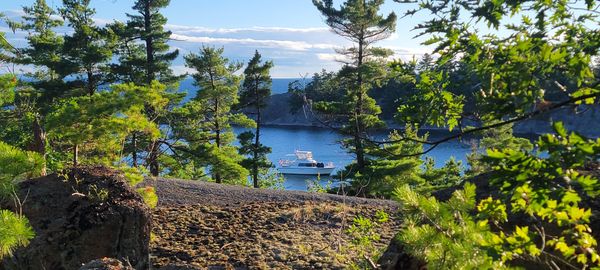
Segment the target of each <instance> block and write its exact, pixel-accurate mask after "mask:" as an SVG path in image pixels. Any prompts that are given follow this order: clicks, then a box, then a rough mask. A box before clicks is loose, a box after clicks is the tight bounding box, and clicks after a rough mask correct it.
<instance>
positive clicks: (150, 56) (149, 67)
mask: <svg viewBox="0 0 600 270" xmlns="http://www.w3.org/2000/svg"><path fill="white" fill-rule="evenodd" d="M150 2H151V1H146V2H145V3H146V5H145V6H144V14H143V15H144V32H145V33H144V34H145V37H143V39H144V41H145V42H146V83H147V84H148V85H150V84H151V83H152V80H154V68H153V64H154V47H153V46H154V40H153V38H152V35H151V34H150V33H151V32H152V21H151V19H152V14H151V13H150Z"/></svg>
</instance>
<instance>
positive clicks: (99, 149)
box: [47, 82, 168, 166]
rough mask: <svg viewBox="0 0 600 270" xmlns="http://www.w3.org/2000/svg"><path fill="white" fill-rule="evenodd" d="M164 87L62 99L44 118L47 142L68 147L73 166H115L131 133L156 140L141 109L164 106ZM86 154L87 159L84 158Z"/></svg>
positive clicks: (119, 88) (118, 88)
mask: <svg viewBox="0 0 600 270" xmlns="http://www.w3.org/2000/svg"><path fill="white" fill-rule="evenodd" d="M165 89H166V87H165V86H164V85H162V84H160V83H158V82H153V83H152V85H150V86H136V85H134V84H131V83H130V84H117V85H113V86H112V87H111V89H110V90H108V91H102V92H98V93H95V94H93V95H91V96H89V95H86V96H80V97H74V98H69V99H65V100H63V101H62V102H60V103H58V104H56V105H55V106H53V108H52V113H50V114H49V115H48V117H47V127H48V134H49V138H51V139H53V140H54V141H55V142H56V143H59V142H64V143H67V144H69V145H71V146H72V149H73V155H72V161H73V165H74V166H77V165H78V163H79V162H80V161H79V160H80V157H79V156H80V154H81V153H80V152H83V154H84V155H83V157H84V161H86V162H87V163H93V164H104V165H107V166H116V165H118V164H119V163H120V162H121V161H122V159H123V157H122V156H121V153H122V152H123V151H122V147H123V142H124V141H125V138H126V137H127V136H129V135H131V133H133V132H138V133H144V134H148V135H149V136H150V138H151V139H155V138H158V136H159V134H160V131H159V129H158V126H157V125H156V123H154V122H152V121H151V120H150V119H148V118H146V116H145V114H144V108H145V106H147V105H148V104H149V103H150V105H151V106H153V107H156V108H161V107H164V106H166V104H167V103H168V99H166V98H164V97H163V95H162V94H161V92H164V91H165ZM86 153H87V155H85V154H86Z"/></svg>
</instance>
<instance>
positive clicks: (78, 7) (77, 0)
mask: <svg viewBox="0 0 600 270" xmlns="http://www.w3.org/2000/svg"><path fill="white" fill-rule="evenodd" d="M90 1H91V0H63V8H61V9H60V10H59V11H60V14H61V15H62V17H63V18H64V19H65V20H66V21H67V23H68V25H69V26H70V27H71V28H73V34H71V35H69V36H66V37H65V46H64V50H65V54H66V56H67V60H68V62H69V65H70V68H71V69H72V70H71V72H72V73H73V75H75V76H76V77H77V78H78V82H80V83H81V84H82V85H83V86H84V87H83V88H84V89H85V90H86V92H87V94H88V95H90V96H91V95H93V94H94V93H95V92H96V90H97V88H98V86H99V85H102V84H104V83H106V82H107V81H106V80H107V71H108V62H109V61H110V60H111V58H112V49H113V48H112V47H113V46H114V45H113V43H114V40H113V37H112V35H111V33H110V32H109V31H107V30H108V29H102V28H100V27H98V26H96V25H95V23H94V21H93V19H92V17H93V16H94V14H95V13H96V11H95V10H94V9H93V8H90V7H89V4H90Z"/></svg>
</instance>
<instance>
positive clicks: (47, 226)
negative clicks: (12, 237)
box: [0, 167, 151, 270]
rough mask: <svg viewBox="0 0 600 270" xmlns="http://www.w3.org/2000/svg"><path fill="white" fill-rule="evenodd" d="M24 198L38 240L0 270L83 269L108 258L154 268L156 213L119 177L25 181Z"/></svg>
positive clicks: (74, 175) (97, 172) (81, 173)
mask: <svg viewBox="0 0 600 270" xmlns="http://www.w3.org/2000/svg"><path fill="white" fill-rule="evenodd" d="M19 193H20V194H19V197H20V198H21V199H22V200H24V204H23V206H22V211H23V214H24V215H25V216H26V217H27V218H29V221H30V223H31V225H32V227H33V228H34V230H35V233H36V236H35V238H34V239H33V240H32V241H31V243H30V244H29V246H27V247H26V248H21V249H19V250H17V251H16V252H15V253H14V256H13V257H12V258H9V259H5V260H4V261H3V262H2V264H1V265H0V269H36V270H37V269H53V270H61V269H79V268H80V267H81V266H82V265H83V264H84V263H88V262H90V261H92V260H94V259H98V258H103V257H110V258H116V259H118V260H121V261H126V262H128V263H129V264H131V266H133V267H134V268H135V269H148V268H149V241H150V230H151V226H150V225H151V224H150V221H151V213H150V210H149V209H148V207H147V206H146V205H145V204H144V202H143V200H142V198H141V197H140V196H139V195H138V194H137V193H136V192H135V191H134V190H133V189H132V188H131V187H130V186H129V184H128V183H127V182H126V181H125V179H124V178H123V176H122V175H121V174H120V173H118V172H116V171H113V170H110V169H107V168H104V167H86V168H77V169H72V170H69V171H68V173H66V174H65V175H57V174H52V175H48V176H45V177H41V178H38V179H31V180H27V181H24V182H22V183H20V185H19ZM4 207H9V208H14V205H4Z"/></svg>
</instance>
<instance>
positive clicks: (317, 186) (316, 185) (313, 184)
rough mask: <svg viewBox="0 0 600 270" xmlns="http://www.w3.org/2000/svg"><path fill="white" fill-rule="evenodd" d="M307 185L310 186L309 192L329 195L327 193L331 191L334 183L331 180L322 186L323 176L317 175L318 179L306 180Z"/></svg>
mask: <svg viewBox="0 0 600 270" xmlns="http://www.w3.org/2000/svg"><path fill="white" fill-rule="evenodd" d="M306 185H307V186H308V191H309V192H316V193H327V191H328V190H330V189H331V186H332V185H333V182H332V181H331V179H330V180H327V182H326V183H325V185H323V184H321V175H317V179H309V180H306Z"/></svg>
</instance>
